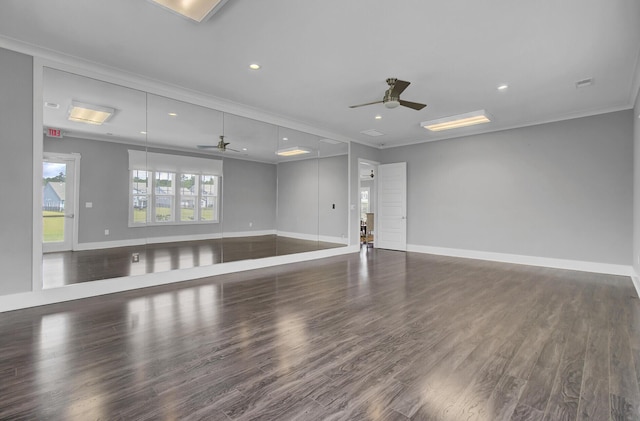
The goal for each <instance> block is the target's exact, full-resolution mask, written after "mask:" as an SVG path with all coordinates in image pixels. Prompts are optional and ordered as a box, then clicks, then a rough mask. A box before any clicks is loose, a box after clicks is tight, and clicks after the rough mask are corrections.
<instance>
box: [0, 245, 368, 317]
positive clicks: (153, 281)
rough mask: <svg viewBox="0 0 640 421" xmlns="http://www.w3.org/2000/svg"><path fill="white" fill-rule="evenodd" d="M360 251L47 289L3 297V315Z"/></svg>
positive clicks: (0, 306)
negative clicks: (23, 309)
mask: <svg viewBox="0 0 640 421" xmlns="http://www.w3.org/2000/svg"><path fill="white" fill-rule="evenodd" d="M359 250H360V247H359V246H358V245H353V246H348V247H338V248H331V249H325V250H317V251H311V252H306V253H298V254H288V255H285V256H275V257H266V258H263V259H255V260H240V261H237V262H229V263H220V264H216V265H210V266H202V267H195V268H190V269H179V270H172V271H167V272H160V273H152V274H146V275H138V276H126V277H122V278H113V279H105V280H100V281H92V282H83V283H79V284H73V285H66V286H63V287H59V288H51V289H45V290H42V291H34V292H23V293H19V294H10V295H2V296H0V313H1V312H5V311H13V310H19V309H22V308H29V307H37V306H42V305H47V304H54V303H61V302H64V301H71V300H78V299H81V298H89V297H96V296H99V295H105V294H113V293H116V292H123V291H130V290H134V289H139V288H147V287H153V286H158V285H165V284H171V283H175V282H183V281H190V280H194V279H200V278H207V277H210V276H216V275H224V274H228V273H234V272H243V271H246V270H253V269H262V268H267V267H271V266H278V265H284V264H288V263H298V262H305V261H309V260H315V259H321V258H325V257H332V256H338V255H341V254H348V253H357V252H358V251H359Z"/></svg>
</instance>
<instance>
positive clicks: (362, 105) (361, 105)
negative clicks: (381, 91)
mask: <svg viewBox="0 0 640 421" xmlns="http://www.w3.org/2000/svg"><path fill="white" fill-rule="evenodd" d="M373 104H382V101H375V102H367V103H366V104H358V105H349V108H358V107H364V106H365V105H373Z"/></svg>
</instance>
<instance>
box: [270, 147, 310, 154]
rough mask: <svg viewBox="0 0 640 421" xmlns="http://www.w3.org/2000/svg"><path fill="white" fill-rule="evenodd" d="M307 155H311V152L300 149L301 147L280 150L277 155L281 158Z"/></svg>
mask: <svg viewBox="0 0 640 421" xmlns="http://www.w3.org/2000/svg"><path fill="white" fill-rule="evenodd" d="M307 153H311V150H310V149H307V148H303V147H300V146H294V147H292V148H286V149H280V150H278V151H276V155H279V156H296V155H304V154H307Z"/></svg>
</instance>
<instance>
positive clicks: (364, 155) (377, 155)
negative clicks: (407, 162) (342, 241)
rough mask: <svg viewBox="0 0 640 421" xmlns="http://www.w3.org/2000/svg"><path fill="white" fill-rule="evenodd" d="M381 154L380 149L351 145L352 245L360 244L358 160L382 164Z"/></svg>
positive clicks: (350, 204)
mask: <svg viewBox="0 0 640 421" xmlns="http://www.w3.org/2000/svg"><path fill="white" fill-rule="evenodd" d="M381 152H382V151H380V150H379V149H375V148H372V147H370V146H365V145H361V144H359V143H351V155H350V163H351V166H350V169H349V171H350V174H349V175H350V178H349V183H350V186H351V197H350V198H349V209H350V210H349V218H350V220H351V240H350V245H358V244H359V243H360V211H359V209H360V208H359V207H358V203H359V201H360V169H359V168H358V159H367V160H369V161H375V162H381ZM385 152H386V151H385Z"/></svg>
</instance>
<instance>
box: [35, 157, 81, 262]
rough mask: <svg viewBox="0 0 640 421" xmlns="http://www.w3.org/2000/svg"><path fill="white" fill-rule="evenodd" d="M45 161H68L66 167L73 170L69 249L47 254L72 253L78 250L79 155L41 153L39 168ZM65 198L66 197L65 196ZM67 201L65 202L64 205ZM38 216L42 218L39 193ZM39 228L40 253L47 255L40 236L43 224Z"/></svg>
mask: <svg viewBox="0 0 640 421" xmlns="http://www.w3.org/2000/svg"><path fill="white" fill-rule="evenodd" d="M47 159H51V160H55V159H57V160H62V161H69V163H68V164H67V165H69V166H71V167H72V170H73V179H72V183H71V187H72V188H73V202H72V209H71V212H73V218H71V228H72V231H73V232H72V233H71V238H70V240H71V241H70V243H69V244H70V248H69V249H66V247H64V248H62V249H61V250H55V249H54V250H49V251H48V252H55V251H73V250H76V249H77V248H78V212H79V210H80V206H79V205H80V201H79V200H78V199H79V196H80V194H79V193H80V190H79V189H80V154H79V153H70V154H67V153H55V152H43V153H42V160H41V163H40V167H42V162H44V161H45V160H47ZM65 196H66V195H65ZM66 202H67V201H66V200H65V203H66ZM39 210H40V212H39V215H38V217H39V218H40V219H41V218H42V193H40V200H39ZM67 212H68V211H67V210H66V208H65V213H67ZM39 227H40V230H39V231H40V232H39V238H40V243H41V246H42V253H47V252H45V251H44V249H45V245H44V241H43V240H42V235H43V231H44V227H43V224H42V223H40V224H39Z"/></svg>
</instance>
